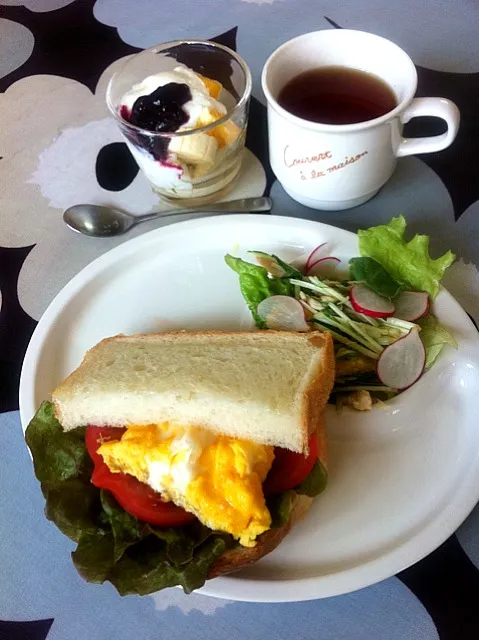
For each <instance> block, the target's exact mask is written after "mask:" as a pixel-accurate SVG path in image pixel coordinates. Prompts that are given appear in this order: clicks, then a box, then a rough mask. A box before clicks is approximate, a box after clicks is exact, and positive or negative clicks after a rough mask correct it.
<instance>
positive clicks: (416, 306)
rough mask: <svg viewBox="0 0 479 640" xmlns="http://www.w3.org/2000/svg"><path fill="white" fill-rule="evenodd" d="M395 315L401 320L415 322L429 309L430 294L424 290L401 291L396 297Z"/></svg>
mask: <svg viewBox="0 0 479 640" xmlns="http://www.w3.org/2000/svg"><path fill="white" fill-rule="evenodd" d="M394 306H395V307H396V311H395V312H394V316H395V317H396V318H399V319H400V320H408V321H409V322H414V321H415V320H419V318H422V317H423V316H425V315H426V314H427V313H428V311H429V296H428V294H427V293H425V292H424V291H401V292H400V293H399V294H398V295H397V296H396V297H395V298H394Z"/></svg>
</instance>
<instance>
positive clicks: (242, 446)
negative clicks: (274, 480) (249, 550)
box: [98, 422, 274, 547]
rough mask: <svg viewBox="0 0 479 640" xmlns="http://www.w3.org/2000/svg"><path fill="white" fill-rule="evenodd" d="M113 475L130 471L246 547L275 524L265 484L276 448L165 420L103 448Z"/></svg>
mask: <svg viewBox="0 0 479 640" xmlns="http://www.w3.org/2000/svg"><path fill="white" fill-rule="evenodd" d="M98 453H99V454H100V455H101V456H102V457H103V460H104V461H105V463H106V465H107V466H108V468H109V469H110V471H112V472H113V473H120V472H123V473H129V474H130V475H132V476H135V477H136V478H138V480H140V481H141V482H144V483H146V484H148V485H149V486H150V487H152V489H154V490H155V491H158V492H160V493H161V494H162V497H163V499H164V500H171V501H173V502H174V503H175V504H176V505H178V506H180V507H183V508H184V509H185V510H186V511H189V512H190V513H193V514H194V515H195V516H196V517H197V518H198V519H199V520H200V521H201V522H202V523H203V524H205V525H206V526H208V527H210V529H215V530H217V531H224V532H227V533H230V534H231V535H232V536H234V537H235V538H236V539H238V540H239V542H240V544H242V545H243V546H245V547H254V546H255V544H256V542H255V539H256V537H257V536H259V535H260V534H261V533H263V532H264V531H267V530H268V529H269V528H270V526H271V516H270V513H269V511H268V509H267V507H266V504H265V499H264V495H263V488H262V483H263V481H264V479H265V478H266V475H267V473H268V471H269V469H270V468H271V465H272V463H273V458H274V453H273V447H271V446H267V445H261V444H257V443H254V442H250V441H248V440H240V439H236V438H229V437H227V436H220V435H215V434H213V433H210V432H208V431H206V430H204V429H198V428H193V427H183V426H180V425H172V424H171V423H166V422H165V423H163V424H158V425H154V424H152V425H149V426H146V427H145V426H131V427H129V428H128V429H127V430H126V431H125V433H124V434H123V436H122V438H121V440H115V441H110V442H105V443H104V444H102V445H101V447H100V448H99V449H98Z"/></svg>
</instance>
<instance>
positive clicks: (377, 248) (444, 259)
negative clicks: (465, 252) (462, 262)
mask: <svg viewBox="0 0 479 640" xmlns="http://www.w3.org/2000/svg"><path fill="white" fill-rule="evenodd" d="M405 232H406V220H405V218H404V216H398V217H397V218H392V220H391V221H390V222H389V223H388V224H383V225H379V226H377V227H370V228H369V229H364V230H359V231H358V238H359V251H360V254H361V256H365V257H369V258H373V259H374V260H376V262H379V264H381V265H382V266H383V267H384V269H385V270H386V271H387V272H388V274H389V275H390V276H391V278H393V280H395V281H396V282H397V283H398V284H399V285H400V286H401V287H402V288H403V289H412V290H414V291H426V292H427V293H429V295H430V296H431V298H435V297H436V296H437V294H438V293H439V283H440V281H441V279H442V277H443V275H444V272H445V270H446V269H447V268H448V267H450V266H451V264H452V263H453V262H454V260H455V259H456V257H455V255H454V254H453V253H452V252H451V251H447V252H446V253H445V254H444V255H442V256H441V257H439V258H437V259H436V260H433V259H432V258H431V257H430V256H429V237H428V236H425V235H415V236H414V238H413V239H412V240H410V241H409V242H406V241H405V239H404V234H405Z"/></svg>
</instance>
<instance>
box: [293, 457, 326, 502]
mask: <svg viewBox="0 0 479 640" xmlns="http://www.w3.org/2000/svg"><path fill="white" fill-rule="evenodd" d="M327 484H328V473H327V471H326V468H325V467H324V466H323V465H322V464H321V462H320V461H319V460H317V461H316V463H315V465H314V467H313V468H312V469H311V472H310V473H309V475H308V476H307V477H306V478H305V479H304V480H303V482H302V483H301V484H300V485H299V486H298V487H296V489H295V491H296V493H301V494H304V495H306V496H309V497H310V498H314V497H316V496H317V495H319V494H320V493H322V492H323V491H324V490H325V489H326V485H327Z"/></svg>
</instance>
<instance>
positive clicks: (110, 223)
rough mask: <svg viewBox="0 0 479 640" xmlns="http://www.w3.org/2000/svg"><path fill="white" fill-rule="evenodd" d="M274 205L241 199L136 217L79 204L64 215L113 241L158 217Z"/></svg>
mask: <svg viewBox="0 0 479 640" xmlns="http://www.w3.org/2000/svg"><path fill="white" fill-rule="evenodd" d="M271 206H272V202H271V199H270V198H263V197H258V198H241V199H239V200H230V201H229V202H219V203H216V204H215V203H213V204H210V205H201V206H197V207H191V208H189V209H173V210H172V211H154V212H152V213H145V214H141V215H133V214H131V213H126V212H125V211H120V210H119V209H115V208H114V207H107V206H102V205H98V204H76V205H74V206H73V207H70V208H69V209H67V210H66V211H65V212H64V214H63V220H64V221H65V223H66V224H67V225H68V226H69V227H70V229H72V230H73V231H76V232H77V233H82V234H84V235H86V236H91V237H94V238H110V237H113V236H120V235H122V234H123V233H126V232H127V231H128V230H129V229H131V228H132V227H134V226H135V225H137V224H139V223H140V222H145V221H146V220H154V219H155V218H170V217H173V216H179V215H183V214H185V213H201V212H204V213H208V214H209V215H216V214H220V213H245V212H256V213H258V212H269V211H271Z"/></svg>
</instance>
